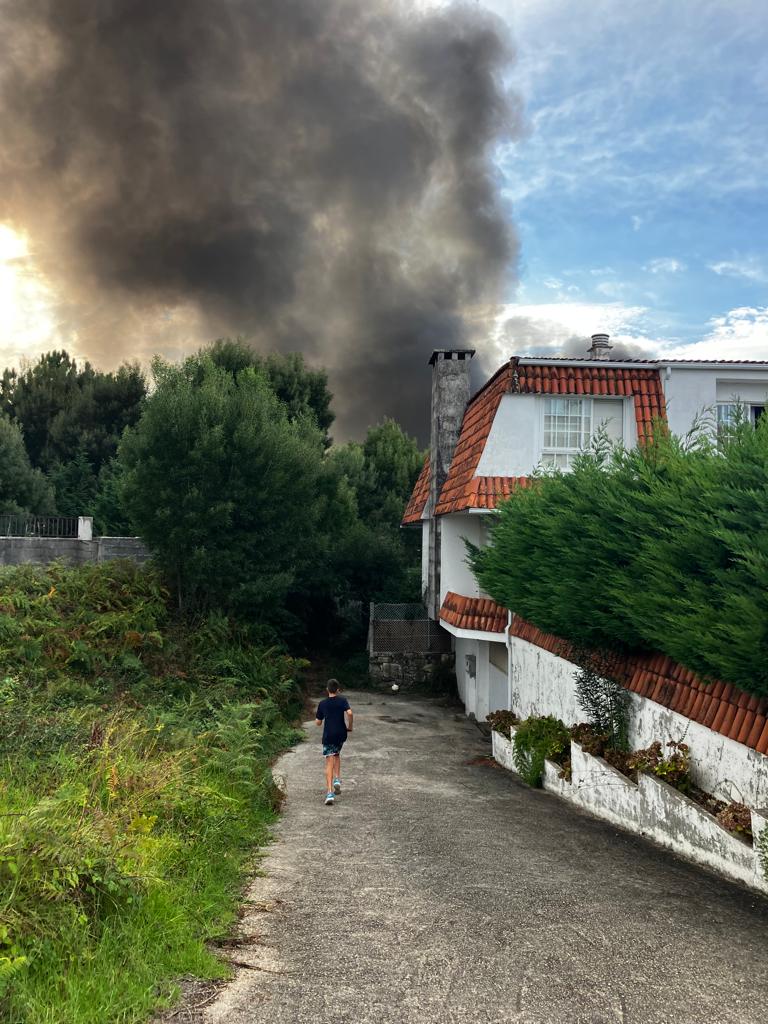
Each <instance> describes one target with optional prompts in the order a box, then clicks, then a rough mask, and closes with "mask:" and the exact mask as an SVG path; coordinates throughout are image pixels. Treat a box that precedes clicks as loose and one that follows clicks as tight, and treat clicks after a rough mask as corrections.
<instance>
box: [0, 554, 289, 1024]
mask: <svg viewBox="0 0 768 1024" xmlns="http://www.w3.org/2000/svg"><path fill="white" fill-rule="evenodd" d="M301 667H302V666H301V664H300V663H298V662H296V661H294V660H293V659H291V658H289V657H287V656H286V655H285V654H283V653H281V652H280V651H279V650H277V649H276V648H274V647H271V648H270V647H266V646H265V645H264V643H263V638H261V642H258V638H257V639H256V640H255V639H254V637H253V635H252V633H249V632H246V631H243V630H239V629H237V628H236V627H234V626H233V625H232V624H231V623H229V622H227V621H225V620H222V619H215V618H214V619H209V620H207V621H205V622H199V623H196V624H195V626H194V628H191V627H187V626H184V625H183V624H179V623H176V622H174V621H173V619H172V617H171V616H170V614H169V612H168V608H167V601H166V595H165V593H164V592H163V589H162V586H161V584H160V581H159V579H158V578H157V576H156V575H155V574H154V573H153V572H152V570H139V569H137V568H135V567H133V566H130V565H127V564H119V563H113V564H112V565H108V566H88V567H83V568H78V569H69V568H64V567H61V566H52V567H47V568H45V569H43V568H40V567H22V568H18V569H12V570H2V571H0V715H2V729H0V1019H2V1020H3V1021H8V1022H11V1024H110V1022H121V1024H122V1022H133V1021H142V1020H146V1018H147V1017H148V1015H149V1014H150V1013H151V1012H152V1011H153V1010H154V1009H156V1008H157V1007H161V1006H163V1005H167V1004H168V1002H169V1001H171V1000H172V999H173V998H174V994H175V979H177V978H179V977H181V976H184V975H194V976H197V977H201V978H216V977H222V976H224V975H225V973H226V967H225V965H224V964H222V962H221V961H220V960H218V959H217V958H216V956H215V955H214V954H213V953H212V952H211V951H210V949H209V948H208V945H207V943H209V942H210V941H211V940H215V939H216V938H219V937H223V936H224V935H225V934H226V932H227V931H228V929H229V928H230V927H231V925H232V923H233V921H234V919H235V915H236V911H237V893H238V890H239V887H240V885H241V883H242V879H243V875H244V871H245V869H246V867H247V866H248V865H250V864H252V861H253V852H254V848H255V847H257V846H258V845H259V844H261V843H263V842H264V841H265V839H266V837H267V833H268V828H269V825H270V823H271V822H272V821H273V819H274V816H275V814H276V811H277V793H276V792H275V789H274V784H273V782H272V778H271V772H270V768H269V766H270V763H271V761H272V759H273V758H274V756H275V755H276V754H277V753H278V752H279V751H280V750H281V749H284V748H285V747H286V746H288V745H289V744H290V743H292V742H294V741H295V740H296V739H297V738H298V734H297V732H296V730H294V729H293V728H292V726H291V725H290V722H291V721H292V720H293V719H294V717H295V714H296V712H297V711H298V709H299V707H300V700H299V691H298V686H297V683H296V677H297V673H298V671H299V670H300V668H301Z"/></svg>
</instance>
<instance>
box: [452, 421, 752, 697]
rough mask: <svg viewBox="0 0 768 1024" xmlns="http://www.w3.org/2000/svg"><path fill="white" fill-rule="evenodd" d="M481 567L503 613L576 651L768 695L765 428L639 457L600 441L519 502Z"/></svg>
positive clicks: (476, 562) (520, 495) (672, 443)
mask: <svg viewBox="0 0 768 1024" xmlns="http://www.w3.org/2000/svg"><path fill="white" fill-rule="evenodd" d="M471 561H472V565H473V568H474V570H475V572H476V573H477V575H478V578H479V580H480V583H481V585H482V587H483V589H484V590H486V591H487V592H488V593H489V594H490V595H491V596H492V597H493V598H494V599H495V600H496V601H499V602H500V603H502V604H504V605H505V606H506V607H508V608H513V609H514V610H515V611H516V612H518V613H519V614H520V615H522V616H524V617H525V618H526V619H529V620H530V621H531V622H533V623H535V624H536V625H537V626H539V627H540V628H541V629H544V630H547V631H549V632H552V633H555V634H557V635H559V636H562V637H564V638H565V639H567V640H570V641H572V642H573V643H575V644H576V645H578V646H580V647H583V646H587V647H590V648H593V649H606V650H619V651H622V652H626V651H639V650H655V651H662V652H664V653H665V654H668V655H670V656H671V657H673V658H675V659H676V660H677V661H679V662H680V663H681V664H683V665H686V666H687V667H689V668H691V669H694V670H695V671H697V672H699V673H701V674H702V675H703V676H704V677H708V678H718V679H724V680H727V681H728V682H731V683H734V684H736V685H738V686H740V687H742V688H743V689H744V690H746V691H748V692H750V693H753V694H757V695H765V694H768V418H766V417H763V418H762V419H761V420H760V421H759V423H758V424H757V427H756V428H754V427H753V426H752V425H751V424H750V423H747V422H744V423H738V424H736V425H735V426H734V427H733V428H732V429H729V430H726V431H722V432H721V433H720V434H719V435H717V436H715V434H714V432H713V431H712V430H704V429H699V430H696V431H694V432H693V433H692V434H691V435H690V436H689V437H686V438H676V437H673V436H671V435H669V434H668V433H667V432H666V431H665V430H664V429H663V428H662V427H658V428H657V430H656V433H655V436H654V438H653V440H652V441H650V442H648V443H646V444H644V445H642V446H640V447H638V448H636V449H633V450H632V451H625V450H623V449H621V448H611V446H610V445H609V444H608V443H607V442H606V440H605V438H600V437H598V438H597V439H596V440H595V442H594V444H593V445H592V448H591V449H590V450H589V451H588V452H586V453H585V454H584V455H582V456H580V457H579V458H578V459H577V460H576V464H575V466H574V468H573V471H572V472H570V473H552V474H541V475H540V478H539V480H538V483H537V485H536V486H534V487H529V488H521V489H519V490H517V491H515V492H513V494H512V496H511V497H510V499H509V500H508V501H506V502H505V503H504V504H503V505H502V507H501V509H500V511H499V514H498V516H497V517H496V521H495V523H494V526H493V528H492V542H491V544H490V546H489V547H487V548H485V549H483V550H477V549H475V550H473V551H472V553H471ZM532 564H535V566H536V572H535V573H531V572H529V571H528V567H529V566H530V565H532Z"/></svg>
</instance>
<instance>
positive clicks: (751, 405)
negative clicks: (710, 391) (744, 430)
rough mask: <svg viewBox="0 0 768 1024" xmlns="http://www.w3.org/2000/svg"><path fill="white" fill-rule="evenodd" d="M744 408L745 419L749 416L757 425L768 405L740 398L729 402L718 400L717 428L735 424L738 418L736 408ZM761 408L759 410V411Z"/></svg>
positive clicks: (752, 422) (750, 420) (753, 423)
mask: <svg viewBox="0 0 768 1024" xmlns="http://www.w3.org/2000/svg"><path fill="white" fill-rule="evenodd" d="M738 408H742V409H743V410H744V419H745V421H746V419H747V417H749V422H750V423H751V424H752V425H753V426H756V425H757V421H758V419H759V418H760V416H762V415H763V414H764V413H765V410H766V405H765V403H762V402H741V401H739V400H738V399H737V400H735V401H729V402H718V403H717V429H718V430H723V429H725V428H727V427H730V426H732V425H733V423H734V422H735V420H736V416H735V410H736V409H738ZM758 410H759V411H758Z"/></svg>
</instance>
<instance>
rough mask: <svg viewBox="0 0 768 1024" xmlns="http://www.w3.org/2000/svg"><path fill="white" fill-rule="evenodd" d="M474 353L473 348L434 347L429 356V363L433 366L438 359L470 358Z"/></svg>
mask: <svg viewBox="0 0 768 1024" xmlns="http://www.w3.org/2000/svg"><path fill="white" fill-rule="evenodd" d="M474 354H475V350H474V349H473V348H436V349H435V350H434V352H433V353H432V355H431V356H430V357H429V365H430V366H434V365H435V363H436V362H437V361H438V359H471V358H472V356H473V355H474Z"/></svg>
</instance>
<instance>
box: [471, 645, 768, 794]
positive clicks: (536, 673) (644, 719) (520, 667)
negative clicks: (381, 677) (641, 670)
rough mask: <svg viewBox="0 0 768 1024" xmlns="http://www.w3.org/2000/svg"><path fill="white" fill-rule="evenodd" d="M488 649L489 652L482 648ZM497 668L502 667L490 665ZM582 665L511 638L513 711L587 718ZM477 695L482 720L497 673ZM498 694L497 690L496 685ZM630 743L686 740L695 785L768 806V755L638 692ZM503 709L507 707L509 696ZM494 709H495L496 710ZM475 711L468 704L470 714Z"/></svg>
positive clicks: (569, 721)
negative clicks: (579, 689)
mask: <svg viewBox="0 0 768 1024" xmlns="http://www.w3.org/2000/svg"><path fill="white" fill-rule="evenodd" d="M460 642H464V643H467V642H471V643H472V644H474V645H475V646H474V647H473V649H472V653H474V654H475V655H476V656H477V661H478V665H479V663H480V661H481V658H482V657H484V658H486V659H487V656H488V655H487V647H488V645H487V644H485V643H484V642H483V641H459V640H458V639H457V641H456V644H457V674H458V664H459V662H458V645H459V643H460ZM483 648H486V650H485V651H483V650H482V649H483ZM490 668H491V670H492V672H496V671H498V670H497V669H496V668H495V666H490ZM577 671H578V669H577V667H576V666H575V665H573V664H572V663H571V662H569V661H565V659H563V658H558V657H557V655H555V654H550V653H549V651H545V650H543V649H542V648H541V647H537V646H536V645H535V644H531V643H528V641H527V640H521V639H520V638H519V637H513V638H512V710H513V711H514V712H515V713H516V714H517V715H519V716H520V717H521V718H527V717H528V716H530V715H554V716H555V717H556V718H559V719H561V720H562V721H563V722H565V723H566V725H573V724H574V723H576V722H581V721H583V720H584V714H583V712H582V711H581V709H580V708H579V706H578V703H577V700H576V689H575V684H574V677H575V675H576V673H577ZM477 678H478V684H477V686H476V692H474V693H473V697H472V700H473V704H472V713H474V714H476V715H477V717H478V718H480V713H479V710H482V709H484V708H485V707H486V706H488V707H489V708H490V705H491V703H492V702H493V701H492V696H491V692H492V690H491V688H492V687H495V685H496V677H495V675H492V674H491V673H490V672H489V673H486V675H485V677H481V676H480V674H479V672H478V677H477ZM483 678H484V679H486V680H487V684H486V685H487V686H488V688H489V689H488V693H487V694H483V693H482V686H483V682H482V679H483ZM493 692H494V693H495V692H497V691H496V690H495V689H494V690H493ZM630 698H631V701H632V712H631V717H630V736H629V740H630V744H631V746H632V748H633V749H639V748H641V747H647V746H649V745H650V744H651V743H653V742H654V741H655V740H659V741H660V742H661V743H662V744H666V743H667V742H669V740H683V741H684V742H685V743H687V744H688V745H689V747H690V756H691V770H692V774H693V777H694V780H695V781H696V783H697V784H698V785H699V786H701V788H702V789H704V790H706V791H707V792H708V793H712V794H713V795H714V796H716V797H718V798H719V799H721V800H739V801H741V802H743V803H745V804H747V805H748V806H749V807H754V808H758V807H765V806H768V757H765V756H764V755H762V754H758V753H757V751H756V750H752V749H751V748H750V747H745V746H744V745H743V744H742V743H736V742H735V741H734V740H730V739H728V738H727V737H725V736H721V735H720V733H716V732H713V731H712V730H711V729H707V728H706V727H705V726H703V725H700V724H699V723H698V722H692V721H691V720H690V719H688V718H685V717H684V716H683V715H679V714H677V712H675V711H670V710H669V709H667V708H665V707H663V706H662V705H661V704H657V703H656V702H655V701H652V700H649V699H648V698H647V697H640V696H639V695H637V694H634V693H633V694H630ZM500 706H501V707H507V703H506V699H505V702H504V703H503V704H501V705H500ZM491 710H494V709H491ZM469 711H470V709H469V708H467V712H468V713H469Z"/></svg>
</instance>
